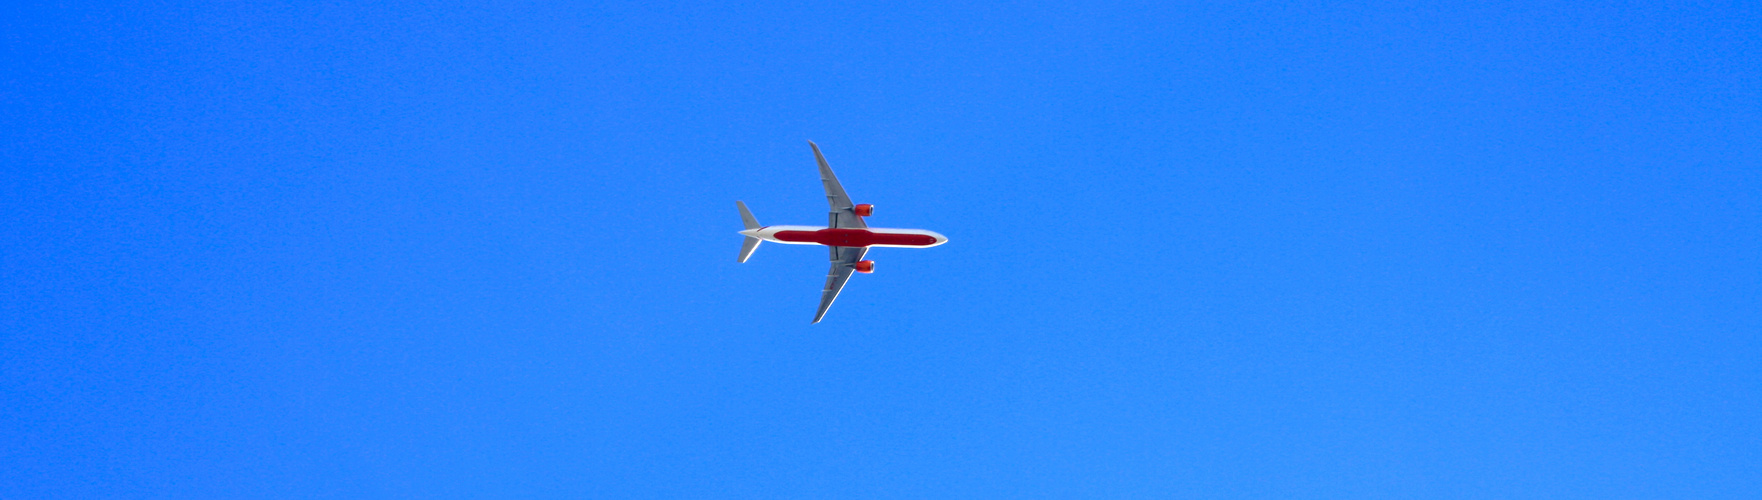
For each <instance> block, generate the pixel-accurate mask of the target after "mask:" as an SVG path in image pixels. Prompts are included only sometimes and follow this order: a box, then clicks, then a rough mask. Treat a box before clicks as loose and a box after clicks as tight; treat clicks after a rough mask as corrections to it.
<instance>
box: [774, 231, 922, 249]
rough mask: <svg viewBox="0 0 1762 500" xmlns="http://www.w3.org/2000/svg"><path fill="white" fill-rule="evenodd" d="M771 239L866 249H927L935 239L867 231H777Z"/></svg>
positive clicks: (920, 235) (917, 235)
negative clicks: (875, 247)
mask: <svg viewBox="0 0 1762 500" xmlns="http://www.w3.org/2000/svg"><path fill="white" fill-rule="evenodd" d="M773 237H775V238H777V239H779V240H783V241H791V242H797V243H819V244H821V245H826V246H832V247H866V246H869V245H904V246H914V247H927V246H930V245H935V244H936V237H935V236H930V235H927V234H900V233H877V232H874V231H870V230H867V229H821V230H819V231H778V232H777V234H775V235H773Z"/></svg>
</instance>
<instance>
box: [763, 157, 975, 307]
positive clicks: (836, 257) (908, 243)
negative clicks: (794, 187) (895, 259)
mask: <svg viewBox="0 0 1762 500" xmlns="http://www.w3.org/2000/svg"><path fill="white" fill-rule="evenodd" d="M808 147H811V148H814V159H815V160H817V161H819V162H820V183H821V184H824V185H825V186H826V203H827V204H829V205H831V206H832V212H831V213H830V214H829V219H830V220H829V221H828V222H827V225H826V226H760V225H759V220H758V219H756V218H753V213H752V211H751V210H747V209H746V203H745V202H741V201H738V200H736V201H735V202H734V204H735V206H738V207H740V220H741V222H742V223H744V224H745V225H746V229H745V230H743V231H740V234H741V235H742V236H745V237H746V240H745V241H744V242H742V243H741V245H740V262H741V263H746V259H748V258H750V257H752V256H753V251H754V250H758V249H759V243H760V242H762V241H772V242H777V243H783V244H786V245H825V246H828V247H832V269H831V270H830V271H826V287H825V288H823V289H821V290H820V310H819V311H818V312H815V313H814V321H813V322H814V323H819V322H820V319H821V318H825V317H826V310H827V309H830V308H831V307H832V301H833V300H836V299H838V292H840V291H843V290H844V283H845V282H846V281H849V280H850V275H851V272H853V271H854V272H859V273H864V274H868V273H872V272H875V261H872V260H863V256H864V255H866V254H868V253H869V249H870V248H872V247H898V248H930V247H933V246H936V245H941V244H943V243H948V237H946V236H943V235H941V234H937V233H936V232H935V231H925V230H922V229H888V228H880V227H869V225H868V224H865V223H864V222H863V218H864V217H868V216H869V215H871V214H874V213H875V206H874V205H869V204H867V203H865V204H861V205H856V204H852V203H851V202H850V195H847V194H845V193H844V186H841V185H839V184H838V176H835V175H832V166H830V165H827V164H826V155H823V154H820V145H819V144H814V141H808ZM810 324H811V323H810Z"/></svg>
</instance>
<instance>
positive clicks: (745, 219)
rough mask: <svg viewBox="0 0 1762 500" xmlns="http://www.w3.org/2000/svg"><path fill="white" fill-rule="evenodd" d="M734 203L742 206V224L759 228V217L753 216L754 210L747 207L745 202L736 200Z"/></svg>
mask: <svg viewBox="0 0 1762 500" xmlns="http://www.w3.org/2000/svg"><path fill="white" fill-rule="evenodd" d="M734 205H735V206H738V207H740V222H741V223H742V224H746V228H747V229H758V228H759V219H758V218H756V217H753V212H752V211H751V210H747V209H746V203H745V202H741V201H738V200H737V201H735V202H734Z"/></svg>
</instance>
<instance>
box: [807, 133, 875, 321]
mask: <svg viewBox="0 0 1762 500" xmlns="http://www.w3.org/2000/svg"><path fill="white" fill-rule="evenodd" d="M820 165H822V166H824V165H825V162H824V161H822V162H821V163H820ZM822 170H824V171H826V172H831V170H825V169H824V168H822ZM837 182H838V181H836V180H834V181H832V183H831V184H827V185H828V186H836V185H838V184H837ZM851 217H856V216H855V215H852V216H851ZM866 253H869V248H868V247H832V269H831V270H829V271H826V288H825V289H823V290H821V291H820V311H819V312H816V313H814V322H815V323H819V322H820V318H824V317H826V310H827V309H831V308H832V301H834V300H838V292H840V291H843V290H844V283H845V282H846V281H850V273H853V272H856V263H857V261H859V260H863V254H866Z"/></svg>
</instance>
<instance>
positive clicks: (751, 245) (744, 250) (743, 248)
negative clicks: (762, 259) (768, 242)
mask: <svg viewBox="0 0 1762 500" xmlns="http://www.w3.org/2000/svg"><path fill="white" fill-rule="evenodd" d="M761 241H764V240H761V239H758V238H754V237H751V236H748V237H746V241H743V242H740V263H742V264H745V263H746V259H749V258H752V256H753V251H754V250H758V249H759V242H761Z"/></svg>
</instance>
